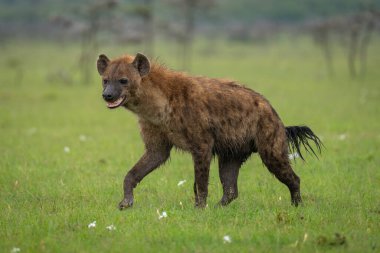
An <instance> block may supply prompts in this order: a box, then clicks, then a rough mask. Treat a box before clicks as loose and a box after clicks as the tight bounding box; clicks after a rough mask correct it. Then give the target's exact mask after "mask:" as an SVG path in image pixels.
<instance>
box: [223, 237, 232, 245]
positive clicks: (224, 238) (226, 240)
mask: <svg viewBox="0 0 380 253" xmlns="http://www.w3.org/2000/svg"><path fill="white" fill-rule="evenodd" d="M223 242H224V243H231V242H232V240H231V236H229V235H225V236H223Z"/></svg>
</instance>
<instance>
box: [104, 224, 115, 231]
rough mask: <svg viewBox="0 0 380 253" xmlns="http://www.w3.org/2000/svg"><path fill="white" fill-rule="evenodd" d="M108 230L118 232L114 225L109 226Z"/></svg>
mask: <svg viewBox="0 0 380 253" xmlns="http://www.w3.org/2000/svg"><path fill="white" fill-rule="evenodd" d="M106 228H107V229H108V230H109V231H113V230H116V227H115V226H114V225H113V224H111V225H109V226H107V227H106Z"/></svg>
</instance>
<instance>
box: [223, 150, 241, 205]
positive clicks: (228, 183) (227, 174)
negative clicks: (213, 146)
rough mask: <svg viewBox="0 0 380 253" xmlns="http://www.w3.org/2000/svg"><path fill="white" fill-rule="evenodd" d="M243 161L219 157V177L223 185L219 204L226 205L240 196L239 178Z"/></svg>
mask: <svg viewBox="0 0 380 253" xmlns="http://www.w3.org/2000/svg"><path fill="white" fill-rule="evenodd" d="M242 163H243V160H242V159H233V158H232V159H229V158H226V157H219V178H220V182H221V183H222V186H223V197H222V199H221V200H220V201H219V203H218V204H217V205H218V206H226V205H228V204H229V203H231V202H232V201H233V200H234V199H236V198H237V197H238V184H237V180H238V176H239V169H240V167H241V165H242Z"/></svg>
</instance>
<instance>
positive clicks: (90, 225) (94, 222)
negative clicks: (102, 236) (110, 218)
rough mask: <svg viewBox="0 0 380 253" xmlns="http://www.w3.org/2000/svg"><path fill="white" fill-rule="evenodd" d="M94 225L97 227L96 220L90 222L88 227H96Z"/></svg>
mask: <svg viewBox="0 0 380 253" xmlns="http://www.w3.org/2000/svg"><path fill="white" fill-rule="evenodd" d="M94 227H96V221H93V222H91V223H90V224H88V228H94Z"/></svg>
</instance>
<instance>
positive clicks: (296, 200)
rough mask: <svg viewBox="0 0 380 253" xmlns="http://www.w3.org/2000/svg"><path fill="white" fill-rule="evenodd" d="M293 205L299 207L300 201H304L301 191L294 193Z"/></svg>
mask: <svg viewBox="0 0 380 253" xmlns="http://www.w3.org/2000/svg"><path fill="white" fill-rule="evenodd" d="M291 197H292V205H293V206H295V207H297V206H298V205H299V204H300V203H302V198H301V193H300V192H294V193H293V194H292V195H291Z"/></svg>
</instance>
